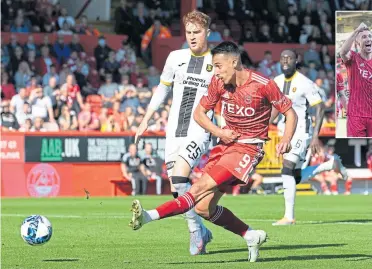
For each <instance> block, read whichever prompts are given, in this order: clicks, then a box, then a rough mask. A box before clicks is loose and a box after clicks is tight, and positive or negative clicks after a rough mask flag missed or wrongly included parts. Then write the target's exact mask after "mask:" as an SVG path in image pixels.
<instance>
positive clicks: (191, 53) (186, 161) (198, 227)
mask: <svg viewBox="0 0 372 269" xmlns="http://www.w3.org/2000/svg"><path fill="white" fill-rule="evenodd" d="M210 22H211V19H210V18H209V16H207V15H206V14H204V13H202V12H199V11H192V12H189V13H188V14H186V15H185V16H184V17H183V23H184V25H185V33H186V40H187V43H188V45H189V48H188V49H180V50H175V51H172V52H171V53H170V54H169V56H168V58H167V60H166V63H165V66H164V69H163V72H162V74H161V77H160V84H159V85H158V88H157V90H156V91H155V93H154V95H153V97H152V98H151V101H150V104H149V106H148V108H147V111H146V114H145V116H144V119H143V121H142V122H141V124H140V126H139V127H138V130H137V133H136V136H135V142H136V143H137V142H138V140H139V138H140V137H141V135H142V134H143V133H144V132H145V131H146V129H147V127H148V122H149V120H150V119H151V117H152V116H153V114H154V112H155V111H156V110H158V108H159V107H160V105H161V104H162V103H164V100H165V98H166V96H167V95H168V93H169V92H170V91H171V90H173V102H172V107H171V109H170V113H169V119H168V126H167V129H166V142H165V162H166V166H167V171H168V177H169V178H170V181H171V188H172V194H173V196H174V197H175V198H177V197H178V195H179V196H181V195H183V194H185V193H186V192H187V191H188V190H189V189H190V187H191V184H190V181H189V176H190V173H191V171H192V169H193V168H194V166H196V165H197V164H198V162H199V159H200V157H201V156H202V155H203V154H204V153H205V152H206V151H207V150H208V147H209V144H210V141H211V135H210V133H208V132H206V131H205V130H204V129H203V128H202V127H200V125H199V124H197V123H196V122H195V121H194V119H193V112H194V110H195V108H196V107H197V105H198V104H199V101H200V99H201V98H202V96H203V95H205V94H207V92H208V85H209V83H210V81H211V79H212V76H213V66H212V55H211V53H210V51H209V49H208V43H207V37H208V35H209V32H210V30H209V25H210ZM208 116H209V117H210V118H212V117H213V111H210V112H209V113H208ZM185 215H186V220H187V223H188V228H189V232H190V254H191V255H199V254H204V253H205V251H206V250H205V246H206V244H207V243H209V242H210V241H211V239H212V234H211V232H210V231H209V230H208V229H207V228H206V227H205V226H204V225H203V223H202V221H201V218H200V217H199V216H198V215H197V214H196V213H195V211H194V209H191V210H190V211H189V212H187V213H186V214H185Z"/></svg>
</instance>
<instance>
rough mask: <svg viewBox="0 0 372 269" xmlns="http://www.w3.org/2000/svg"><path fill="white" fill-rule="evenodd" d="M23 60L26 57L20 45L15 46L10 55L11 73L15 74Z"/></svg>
mask: <svg viewBox="0 0 372 269" xmlns="http://www.w3.org/2000/svg"><path fill="white" fill-rule="evenodd" d="M23 61H26V57H25V55H24V54H23V49H22V47H21V46H19V47H16V48H15V50H14V54H13V56H11V57H10V65H11V72H12V74H15V73H16V72H17V70H18V67H19V64H20V63H21V62H23Z"/></svg>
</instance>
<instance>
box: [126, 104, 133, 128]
mask: <svg viewBox="0 0 372 269" xmlns="http://www.w3.org/2000/svg"><path fill="white" fill-rule="evenodd" d="M124 115H125V117H126V119H127V122H128V130H129V129H130V126H132V124H133V122H134V118H135V116H134V114H133V109H132V108H131V107H130V106H128V107H126V108H125V110H124Z"/></svg>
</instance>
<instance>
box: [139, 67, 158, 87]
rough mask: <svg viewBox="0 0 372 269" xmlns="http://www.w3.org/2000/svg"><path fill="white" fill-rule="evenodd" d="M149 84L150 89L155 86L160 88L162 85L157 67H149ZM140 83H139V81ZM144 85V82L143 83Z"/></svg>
mask: <svg viewBox="0 0 372 269" xmlns="http://www.w3.org/2000/svg"><path fill="white" fill-rule="evenodd" d="M147 82H148V85H147V86H148V87H149V89H152V88H153V87H155V86H158V85H159V83H160V75H159V71H158V70H157V69H156V67H155V66H150V67H149V74H148V75H147ZM137 83H138V81H137ZM142 83H143V81H142Z"/></svg>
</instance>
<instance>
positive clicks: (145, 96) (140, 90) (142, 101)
mask: <svg viewBox="0 0 372 269" xmlns="http://www.w3.org/2000/svg"><path fill="white" fill-rule="evenodd" d="M136 88H137V94H138V101H139V106H138V107H137V112H138V113H140V114H146V108H147V106H148V104H149V103H150V100H151V97H152V92H151V91H150V90H149V88H147V87H144V85H143V81H142V79H141V78H139V79H137V85H136Z"/></svg>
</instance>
